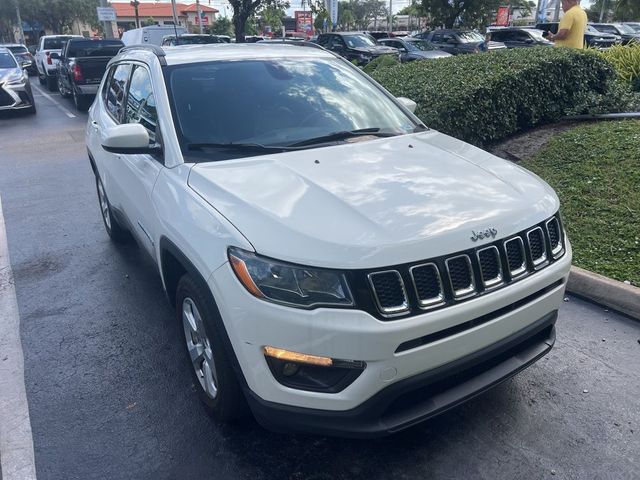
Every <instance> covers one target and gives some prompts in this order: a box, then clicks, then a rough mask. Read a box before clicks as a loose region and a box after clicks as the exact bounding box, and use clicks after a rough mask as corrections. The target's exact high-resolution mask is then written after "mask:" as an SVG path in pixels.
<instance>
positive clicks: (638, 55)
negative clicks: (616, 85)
mask: <svg viewBox="0 0 640 480" xmlns="http://www.w3.org/2000/svg"><path fill="white" fill-rule="evenodd" d="M602 56H603V57H604V58H605V59H606V60H608V61H609V62H611V63H612V64H613V66H614V67H615V69H616V72H617V73H618V77H619V78H620V79H621V80H622V81H623V82H626V83H628V84H629V85H631V86H632V87H633V88H634V90H638V91H640V43H633V44H629V45H616V46H614V47H612V48H610V49H609V50H606V51H604V52H602Z"/></svg>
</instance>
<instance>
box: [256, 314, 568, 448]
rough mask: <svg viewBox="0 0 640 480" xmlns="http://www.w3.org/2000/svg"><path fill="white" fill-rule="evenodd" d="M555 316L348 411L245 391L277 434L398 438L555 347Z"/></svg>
mask: <svg viewBox="0 0 640 480" xmlns="http://www.w3.org/2000/svg"><path fill="white" fill-rule="evenodd" d="M556 318H557V311H553V312H550V313H548V314H547V315H545V316H544V317H542V318H540V319H538V320H537V321H535V322H534V323H532V324H531V325H529V326H527V327H525V328H524V329H522V330H520V331H519V332H517V333H515V334H513V335H511V336H509V337H507V338H504V339H502V340H500V341H498V342H496V343H495V344H493V345H490V346H488V347H486V348H484V349H482V350H479V351H477V352H475V353H473V354H471V355H468V356H466V357H463V358H461V359H459V360H457V361H454V362H451V363H449V364H446V365H443V366H441V367H439V368H436V369H433V370H429V371H427V372H424V373H422V374H418V375H415V376H414V377H411V378H407V379H404V380H401V381H399V382H396V383H394V384H392V385H390V386H388V387H386V388H385V389H383V390H381V391H380V392H378V393H377V394H375V395H374V396H373V397H371V398H370V399H369V400H367V401H365V402H364V403H362V404H361V405H359V406H358V407H356V408H353V409H351V410H347V411H337V412H336V411H328V410H324V411H323V410H317V409H310V408H301V407H291V406H287V405H282V404H277V403H273V402H267V401H264V400H262V399H261V398H260V397H258V396H257V395H256V394H255V393H253V392H252V391H250V390H247V391H246V392H245V393H246V396H247V400H248V402H249V405H250V407H251V410H252V412H253V414H254V415H255V417H256V420H257V421H258V422H259V423H260V424H261V425H263V426H264V427H266V428H269V429H271V430H274V431H280V432H296V433H315V434H320V435H333V436H341V437H355V438H369V437H379V436H384V435H388V434H392V433H396V432H398V431H400V430H404V429H405V428H408V427H411V426H413V425H415V424H417V423H420V422H423V421H425V420H427V419H429V418H431V417H434V416H436V415H439V414H440V413H443V412H444V411H446V410H448V409H450V408H453V407H455V406H457V405H459V404H461V403H463V402H466V401H467V400H469V399H470V398H472V397H474V396H476V395H479V394H481V393H483V392H485V391H486V390H488V389H490V388H492V387H494V386H495V385H497V384H499V383H501V382H503V381H505V380H507V379H508V378H510V377H512V376H514V375H515V374H517V373H518V372H520V371H522V370H523V369H525V368H527V367H528V366H529V365H531V364H533V363H534V362H536V361H537V360H539V359H540V358H542V357H543V356H544V355H545V354H547V353H548V352H549V350H551V348H552V347H553V344H554V343H555V322H556Z"/></svg>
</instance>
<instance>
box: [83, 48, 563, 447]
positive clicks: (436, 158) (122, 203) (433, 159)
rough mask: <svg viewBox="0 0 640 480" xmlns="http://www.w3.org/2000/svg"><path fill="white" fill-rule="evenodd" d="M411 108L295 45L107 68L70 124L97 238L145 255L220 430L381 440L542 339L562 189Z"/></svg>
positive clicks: (559, 265) (551, 334)
mask: <svg viewBox="0 0 640 480" xmlns="http://www.w3.org/2000/svg"><path fill="white" fill-rule="evenodd" d="M415 107H416V104H415V103H413V102H411V100H409V99H406V98H404V99H403V98H394V97H393V96H392V95H391V94H390V93H389V92H387V91H386V90H384V89H383V88H382V87H381V86H379V85H378V84H377V83H375V82H373V81H372V80H371V79H370V78H369V77H368V76H367V75H365V74H364V73H363V72H362V71H361V70H360V69H359V68H357V67H355V66H354V65H351V64H350V63H349V62H346V61H344V60H343V59H340V58H337V55H335V54H332V53H330V52H327V51H325V50H324V49H321V48H315V47H314V48H312V47H308V46H304V45H292V44H287V43H285V44H256V45H228V46H227V47H225V48H223V49H221V48H210V47H207V46H193V47H189V48H188V49H184V48H183V49H180V48H174V49H167V50H166V51H163V50H162V49H160V48H151V46H150V45H148V46H146V47H133V48H126V49H123V50H121V51H120V54H119V55H118V56H116V57H115V58H114V59H113V60H112V61H111V63H110V66H109V70H108V73H107V74H106V75H105V76H104V79H103V82H102V85H101V88H100V94H99V95H98V96H97V97H96V101H95V102H94V103H93V105H92V107H91V108H90V110H89V118H88V125H87V129H86V142H87V148H88V152H89V160H90V163H91V167H92V169H93V172H94V173H95V183H96V188H97V192H98V199H99V205H100V211H101V214H102V219H103V222H104V227H105V230H106V232H107V234H108V235H109V236H110V237H111V239H112V240H113V241H122V240H123V239H126V238H127V235H133V237H134V238H136V239H137V241H138V243H139V244H140V249H141V250H142V251H144V252H146V253H148V254H149V256H150V258H151V259H153V261H154V262H155V264H156V265H157V270H158V272H159V273H160V276H161V279H162V285H163V287H164V289H165V291H166V293H167V297H168V299H169V302H170V304H171V305H172V306H173V307H174V308H175V312H176V322H178V323H179V325H180V330H181V332H182V333H183V334H184V335H183V342H184V347H185V348H184V351H185V362H187V361H188V363H189V365H190V370H191V372H192V376H193V382H194V385H195V386H196V389H197V391H198V393H199V395H200V396H201V398H202V399H203V401H204V403H205V405H206V407H207V408H208V409H210V410H211V411H212V413H213V414H214V415H215V416H216V417H217V418H218V419H219V420H223V421H224V420H231V419H233V418H236V417H237V416H238V415H242V413H243V411H244V409H245V406H246V405H247V404H248V406H249V408H250V410H251V411H252V412H253V414H254V416H255V417H256V419H257V420H258V422H260V423H261V424H263V425H265V426H266V427H269V428H273V429H276V430H278V431H304V432H315V433H319V434H333V435H342V436H357V437H366V436H375V435H385V434H389V433H393V432H397V431H399V430H402V429H404V428H408V427H410V426H412V425H415V424H417V423H419V422H422V421H424V420H426V419H428V418H430V417H432V416H434V415H437V414H439V413H441V412H443V411H445V410H447V409H448V408H451V407H453V406H455V405H458V404H460V403H462V402H464V401H465V400H467V399H469V398H472V397H473V396H475V395H477V394H478V393H480V392H484V391H485V390H487V389H489V388H490V387H492V386H494V385H496V384H498V383H500V382H501V381H503V380H506V379H507V378H510V377H511V376H513V375H514V374H515V373H517V372H519V371H521V370H523V369H524V368H526V367H528V366H529V365H531V364H532V363H534V362H535V361H537V360H538V359H540V358H541V357H542V356H544V355H545V354H546V353H547V352H548V351H549V350H550V349H551V348H552V346H553V344H554V339H555V329H554V324H555V321H556V318H557V314H558V308H559V307H560V305H561V304H562V301H563V297H564V290H565V285H566V282H567V278H568V275H569V270H570V267H571V247H570V245H569V242H568V240H567V239H566V236H565V234H564V232H563V228H562V222H561V219H560V216H559V213H558V209H559V201H558V197H557V196H556V194H555V193H554V191H553V190H552V189H551V188H550V187H549V186H548V185H547V184H546V183H545V182H544V181H542V180H541V179H540V178H539V177H537V176H536V175H534V174H532V173H529V172H527V171H526V170H525V169H524V168H522V167H520V166H518V165H514V164H513V163H511V162H508V161H504V160H501V159H499V158H497V157H494V156H493V155H491V154H489V153H487V152H484V151H482V150H480V149H479V148H476V147H473V146H471V145H468V144H465V143H464V142H462V141H460V140H456V139H455V138H452V137H449V136H447V135H444V134H442V133H439V132H436V131H433V130H429V129H428V128H426V127H425V126H424V125H423V124H422V122H421V121H420V120H419V119H418V118H417V117H416V116H415V115H413V113H412V110H413V109H415ZM265 119H268V121H265ZM301 119H302V120H301ZM212 125H214V126H215V128H212ZM127 232H128V233H127Z"/></svg>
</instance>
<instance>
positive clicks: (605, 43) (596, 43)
mask: <svg viewBox="0 0 640 480" xmlns="http://www.w3.org/2000/svg"><path fill="white" fill-rule="evenodd" d="M558 25H559V23H558V22H545V23H538V24H537V25H536V28H537V29H538V30H544V31H545V32H551V33H558ZM619 40H620V37H617V36H616V35H611V34H610V33H604V32H599V31H598V30H596V29H595V28H593V27H592V26H591V25H587V30H586V31H585V32H584V44H585V45H586V46H587V47H592V48H599V49H604V48H611V47H613V46H614V45H615V44H616V43H619Z"/></svg>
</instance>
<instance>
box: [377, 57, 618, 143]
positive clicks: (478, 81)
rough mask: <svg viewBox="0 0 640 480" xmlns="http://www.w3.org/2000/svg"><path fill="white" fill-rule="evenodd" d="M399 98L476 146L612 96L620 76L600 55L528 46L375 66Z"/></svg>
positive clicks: (439, 126)
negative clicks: (589, 97)
mask: <svg viewBox="0 0 640 480" xmlns="http://www.w3.org/2000/svg"><path fill="white" fill-rule="evenodd" d="M371 75H372V77H373V78H374V79H375V80H377V81H378V82H380V83H381V84H382V85H383V86H384V87H385V88H387V90H389V91H390V92H391V93H392V94H393V95H395V96H398V97H409V98H411V99H412V100H414V101H415V102H416V103H417V104H418V108H417V110H416V115H418V117H420V118H421V119H422V120H423V121H424V122H425V124H426V125H428V126H430V127H433V128H435V129H436V130H440V131H441V132H443V133H446V134H448V135H452V136H454V137H457V138H460V139H462V140H465V141H467V142H470V143H473V144H475V145H483V144H487V143H491V142H494V141H497V140H500V139H502V138H504V137H507V136H508V135H511V134H513V133H515V132H518V131H520V130H524V129H527V128H531V127H534V126H536V125H540V124H543V123H548V122H552V121H554V120H556V119H558V118H559V117H561V116H563V115H565V114H566V113H567V112H569V111H572V112H573V111H575V110H576V109H579V103H580V102H581V101H582V100H583V99H584V98H585V95H586V94H587V93H593V94H598V95H605V96H606V95H608V93H609V92H610V90H611V89H612V88H613V84H614V80H615V72H614V69H613V67H612V66H611V64H610V63H608V62H607V61H606V60H604V59H603V58H602V57H601V56H600V55H598V54H597V53H594V52H588V51H578V50H570V49H564V48H546V47H540V48H523V49H514V50H505V51H499V52H488V53H479V54H474V55H459V56H456V57H451V58H442V59H437V60H427V61H418V62H411V63H406V64H402V65H397V66H394V67H389V68H377V69H375V70H374V71H373V73H372V74H371Z"/></svg>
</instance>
